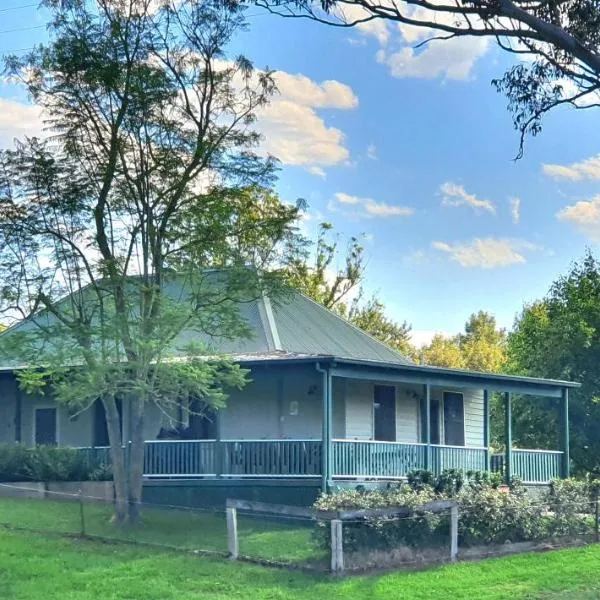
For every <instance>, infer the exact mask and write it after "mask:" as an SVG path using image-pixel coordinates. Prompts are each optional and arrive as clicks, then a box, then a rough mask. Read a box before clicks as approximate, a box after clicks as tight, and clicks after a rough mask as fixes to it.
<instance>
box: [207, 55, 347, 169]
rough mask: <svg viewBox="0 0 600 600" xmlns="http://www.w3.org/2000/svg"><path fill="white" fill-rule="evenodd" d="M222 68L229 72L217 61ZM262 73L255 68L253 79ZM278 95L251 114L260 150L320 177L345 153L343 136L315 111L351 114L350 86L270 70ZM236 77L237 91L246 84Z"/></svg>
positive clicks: (227, 63) (344, 157)
mask: <svg viewBox="0 0 600 600" xmlns="http://www.w3.org/2000/svg"><path fill="white" fill-rule="evenodd" d="M216 64H217V66H218V67H219V68H222V69H226V68H231V66H232V64H233V63H231V62H230V61H225V60H222V61H217V63H216ZM260 73H261V71H259V70H256V71H255V74H254V77H255V78H256V81H252V84H255V85H258V76H259V75H260ZM273 79H274V82H275V85H276V87H277V93H276V94H275V95H274V96H273V97H272V98H271V99H270V102H269V103H268V104H267V105H265V106H264V107H263V108H260V109H259V110H257V111H256V123H255V126H256V130H257V131H258V132H259V133H261V134H262V138H263V139H262V141H261V149H262V151H263V152H265V153H267V154H271V155H273V156H275V157H276V158H278V159H279V160H280V161H281V162H282V164H284V165H292V166H298V167H303V168H305V169H307V170H308V171H309V172H310V173H312V174H313V175H317V176H319V177H323V176H325V168H326V167H331V166H334V165H342V164H345V163H346V161H348V160H349V158H350V152H349V151H348V149H347V148H346V146H345V139H344V133H343V132H342V131H341V130H340V129H338V128H336V127H330V126H328V125H327V124H326V123H325V121H324V119H323V118H322V117H321V115H320V114H318V111H319V110H320V109H337V110H352V109H354V108H356V107H357V106H358V98H357V97H356V94H355V93H354V92H353V90H352V88H351V87H350V86H348V85H346V84H344V83H341V82H339V81H335V80H326V81H323V82H321V83H318V82H316V81H313V80H312V79H310V78H309V77H306V76H305V75H302V74H291V73H286V72H285V71H275V72H274V73H273ZM245 83H246V82H245V81H243V79H242V75H241V73H240V74H238V75H236V77H235V78H234V85H236V86H239V87H240V89H241V88H242V86H243V85H245Z"/></svg>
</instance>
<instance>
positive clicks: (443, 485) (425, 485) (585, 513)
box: [315, 470, 597, 551]
mask: <svg viewBox="0 0 600 600" xmlns="http://www.w3.org/2000/svg"><path fill="white" fill-rule="evenodd" d="M596 493H597V482H595V481H583V482H580V481H575V480H559V481H555V482H554V483H553V484H552V486H551V487H550V490H549V491H548V493H547V494H545V495H540V496H537V497H536V496H535V495H530V494H529V493H528V492H527V490H526V489H525V487H524V486H523V485H522V483H521V482H520V481H518V480H517V479H514V480H513V481H511V483H510V485H509V486H503V485H502V481H501V479H500V478H499V477H498V476H497V475H496V474H489V473H479V472H469V473H461V472H459V471H455V470H450V471H446V472H443V473H442V474H441V475H439V476H437V477H436V476H434V475H433V474H432V473H430V472H428V471H415V472H413V473H410V474H409V476H408V477H407V482H406V483H405V484H396V485H390V486H388V487H387V488H384V489H378V490H373V491H367V490H343V491H339V492H336V493H333V494H324V495H322V496H321V497H320V498H318V500H317V501H316V503H315V508H316V509H317V510H321V511H339V510H349V509H368V508H384V507H409V508H412V514H411V516H410V518H381V517H368V518H367V517H365V518H361V519H357V520H356V521H354V522H350V523H346V522H345V523H344V527H343V533H344V546H345V547H346V548H347V549H348V550H350V551H354V550H365V549H368V550H388V549H393V548H397V547H399V546H410V547H413V548H425V547H436V546H446V545H447V544H448V540H449V518H448V514H447V513H445V514H432V513H427V514H425V513H423V512H422V511H419V510H418V509H417V507H419V506H421V505H423V504H425V503H427V502H430V501H432V500H442V499H453V500H455V501H456V502H457V503H458V510H459V531H458V533H459V545H461V546H473V545H494V544H504V543H507V542H511V543H515V542H524V541H536V540H542V539H546V538H549V537H553V536H564V535H582V534H586V533H591V531H592V529H591V526H592V525H593V520H592V517H591V514H590V513H591V511H592V507H593V503H592V502H591V501H592V499H593V498H595V497H596ZM317 532H318V536H319V539H320V541H321V543H322V544H323V545H324V546H326V547H328V545H329V541H330V539H329V530H328V527H327V522H322V523H319V527H318V529H317Z"/></svg>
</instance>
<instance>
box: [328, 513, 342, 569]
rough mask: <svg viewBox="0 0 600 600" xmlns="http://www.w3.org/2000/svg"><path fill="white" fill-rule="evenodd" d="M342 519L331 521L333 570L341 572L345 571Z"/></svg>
mask: <svg viewBox="0 0 600 600" xmlns="http://www.w3.org/2000/svg"><path fill="white" fill-rule="evenodd" d="M342 527H343V525H342V521H341V520H340V519H332V521H331V572H332V573H336V574H338V575H339V574H341V573H342V572H343V571H344V538H343V529H342Z"/></svg>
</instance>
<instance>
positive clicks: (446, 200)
mask: <svg viewBox="0 0 600 600" xmlns="http://www.w3.org/2000/svg"><path fill="white" fill-rule="evenodd" d="M440 193H441V194H442V205H443V206H461V205H463V204H465V205H467V206H470V207H471V208H473V210H475V211H476V212H478V211H479V210H481V209H483V210H487V211H488V212H490V213H492V214H496V207H495V206H494V203H493V202H491V201H490V200H481V199H479V198H477V197H476V196H474V195H473V194H469V193H467V191H466V190H465V188H464V187H463V186H462V185H458V184H457V183H453V182H452V181H446V182H444V183H442V185H440Z"/></svg>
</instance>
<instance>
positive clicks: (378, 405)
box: [373, 385, 396, 442]
mask: <svg viewBox="0 0 600 600" xmlns="http://www.w3.org/2000/svg"><path fill="white" fill-rule="evenodd" d="M373 409H374V410H373V412H374V415H375V416H374V421H375V426H374V430H375V431H374V433H375V436H374V437H375V440H377V441H381V442H395V441H396V388H395V387H393V386H389V385H376V386H375V395H374V406H373Z"/></svg>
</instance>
